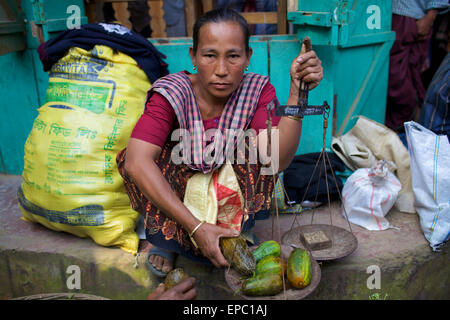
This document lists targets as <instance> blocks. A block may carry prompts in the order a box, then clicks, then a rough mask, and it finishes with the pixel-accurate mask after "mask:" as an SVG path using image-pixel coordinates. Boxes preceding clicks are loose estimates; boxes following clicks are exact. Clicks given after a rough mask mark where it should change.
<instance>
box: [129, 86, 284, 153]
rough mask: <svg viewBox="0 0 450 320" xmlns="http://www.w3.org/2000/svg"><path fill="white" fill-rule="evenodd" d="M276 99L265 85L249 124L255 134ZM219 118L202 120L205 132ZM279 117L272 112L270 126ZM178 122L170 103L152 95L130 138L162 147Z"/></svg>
mask: <svg viewBox="0 0 450 320" xmlns="http://www.w3.org/2000/svg"><path fill="white" fill-rule="evenodd" d="M275 98H276V93H275V88H274V87H273V85H272V84H270V83H267V84H266V86H265V87H264V88H263V89H262V91H261V95H260V97H259V101H258V105H257V107H256V111H255V114H254V116H253V119H252V121H251V122H250V128H251V129H254V130H255V131H256V132H257V133H259V131H260V130H263V129H266V128H267V124H266V121H267V119H268V117H267V108H266V106H267V104H268V103H269V102H270V101H272V100H273V99H275ZM219 119H220V117H216V118H211V119H206V120H203V127H204V129H205V131H206V130H208V129H216V128H218V125H219ZM279 121H280V117H275V115H274V111H272V126H277V125H278V122H279ZM178 126H179V125H178V121H177V118H176V116H175V111H174V110H173V108H172V106H171V105H170V103H169V102H168V101H167V99H166V98H164V97H163V96H162V95H160V94H159V93H154V94H153V95H152V96H151V97H150V98H149V99H148V100H147V103H146V105H145V110H144V113H143V114H142V115H141V117H140V119H139V120H138V122H137V123H136V126H135V127H134V129H133V132H132V133H131V137H132V138H136V139H139V140H143V141H146V142H149V143H151V144H154V145H157V146H159V147H161V148H162V147H163V146H164V144H165V143H166V141H167V139H168V138H170V136H169V135H170V134H171V132H172V131H173V130H174V129H176V128H177V127H178Z"/></svg>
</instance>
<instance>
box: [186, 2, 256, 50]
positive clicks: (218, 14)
mask: <svg viewBox="0 0 450 320" xmlns="http://www.w3.org/2000/svg"><path fill="white" fill-rule="evenodd" d="M229 21H232V22H237V23H238V24H239V26H240V27H241V29H242V32H243V33H244V37H245V52H246V53H247V54H248V53H249V51H250V47H249V39H250V29H249V27H248V24H247V21H246V20H245V19H244V17H242V16H241V15H240V14H239V13H238V12H237V11H235V10H233V9H230V8H219V9H214V10H211V11H208V12H206V13H205V14H204V15H202V16H201V17H200V18H198V19H197V21H196V22H195V24H194V32H193V36H192V37H193V42H194V44H193V50H194V53H196V52H197V47H198V41H199V40H198V36H199V32H200V28H201V27H203V26H204V25H205V24H208V23H219V22H229Z"/></svg>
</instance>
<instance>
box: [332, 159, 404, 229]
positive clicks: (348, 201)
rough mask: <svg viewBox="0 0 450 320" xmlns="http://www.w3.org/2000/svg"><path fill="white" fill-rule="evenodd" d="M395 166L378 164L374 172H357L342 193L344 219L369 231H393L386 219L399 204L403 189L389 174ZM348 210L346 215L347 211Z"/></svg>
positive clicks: (347, 182)
mask: <svg viewBox="0 0 450 320" xmlns="http://www.w3.org/2000/svg"><path fill="white" fill-rule="evenodd" d="M389 165H392V164H390V163H389V162H388V161H385V160H379V161H377V162H376V164H375V165H374V166H373V167H372V168H361V169H358V170H356V171H355V172H354V173H353V174H352V175H351V176H350V177H349V178H348V179H347V181H346V182H345V185H344V188H343V189H342V197H343V198H342V205H343V207H342V210H341V213H342V215H343V216H344V218H346V215H347V218H348V220H349V221H350V222H351V223H354V224H357V225H359V226H361V227H364V228H366V229H368V230H386V229H388V228H390V226H389V221H388V220H387V219H386V218H385V216H386V214H387V213H388V211H389V210H390V209H391V208H392V206H393V205H394V203H395V201H396V200H397V197H398V193H399V192H400V190H401V188H402V185H401V183H400V181H399V180H398V179H397V177H396V176H395V175H394V174H393V173H392V172H390V171H389V170H388V166H389ZM344 209H345V211H344Z"/></svg>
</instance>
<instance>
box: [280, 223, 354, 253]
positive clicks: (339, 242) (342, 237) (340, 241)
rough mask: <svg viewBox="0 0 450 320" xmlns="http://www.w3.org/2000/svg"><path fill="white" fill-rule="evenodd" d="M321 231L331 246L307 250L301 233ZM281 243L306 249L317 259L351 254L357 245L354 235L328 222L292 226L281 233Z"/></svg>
mask: <svg viewBox="0 0 450 320" xmlns="http://www.w3.org/2000/svg"><path fill="white" fill-rule="evenodd" d="M316 231H322V232H324V233H325V235H326V236H327V238H328V239H330V240H331V247H329V248H325V249H319V250H308V248H306V246H305V244H304V243H303V242H302V240H301V238H300V234H301V233H309V232H316ZM281 243H282V244H284V245H290V246H293V247H297V248H302V249H305V250H308V251H309V252H310V254H311V255H312V257H313V258H314V259H315V260H318V261H325V260H335V259H339V258H343V257H346V256H348V255H350V254H352V253H353V252H354V251H355V250H356V248H357V247H358V240H357V239H356V237H355V235H354V234H353V233H351V232H349V231H347V230H345V229H343V228H340V227H336V226H333V225H328V224H309V225H302V226H299V227H296V228H293V229H291V230H289V231H287V232H286V233H284V234H283V236H282V238H281Z"/></svg>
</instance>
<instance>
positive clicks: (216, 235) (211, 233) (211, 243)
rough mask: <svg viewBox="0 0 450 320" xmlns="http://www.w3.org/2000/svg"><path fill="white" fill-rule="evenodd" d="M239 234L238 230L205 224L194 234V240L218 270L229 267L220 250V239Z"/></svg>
mask: <svg viewBox="0 0 450 320" xmlns="http://www.w3.org/2000/svg"><path fill="white" fill-rule="evenodd" d="M237 236H239V232H238V231H236V230H231V229H225V228H222V227H218V226H216V225H214V224H210V223H204V224H202V225H201V226H200V228H198V229H197V231H196V232H195V234H194V240H195V242H196V243H197V245H198V247H199V249H200V251H201V252H202V253H203V255H204V256H205V257H207V258H208V259H209V260H210V261H211V262H212V263H213V264H214V266H216V267H217V268H221V267H228V266H229V263H228V262H227V260H226V259H225V257H224V256H223V254H222V251H221V250H220V246H219V239H220V238H221V237H237Z"/></svg>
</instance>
